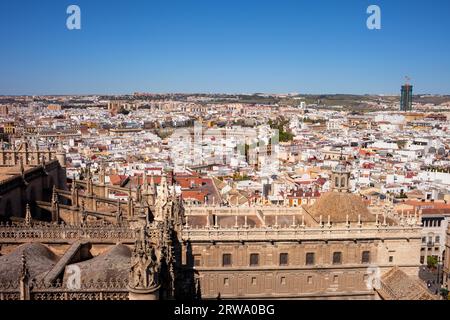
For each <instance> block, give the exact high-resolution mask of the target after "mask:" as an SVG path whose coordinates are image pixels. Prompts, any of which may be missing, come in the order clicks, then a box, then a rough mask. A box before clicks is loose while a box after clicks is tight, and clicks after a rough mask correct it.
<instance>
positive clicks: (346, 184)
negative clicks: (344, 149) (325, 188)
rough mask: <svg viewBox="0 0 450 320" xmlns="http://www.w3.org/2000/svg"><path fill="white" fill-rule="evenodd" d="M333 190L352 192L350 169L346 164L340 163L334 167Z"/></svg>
mask: <svg viewBox="0 0 450 320" xmlns="http://www.w3.org/2000/svg"><path fill="white" fill-rule="evenodd" d="M331 190H332V191H334V192H346V193H348V192H350V170H349V169H348V168H347V165H346V164H344V163H340V164H338V165H337V166H336V167H335V168H334V169H333V171H332V173H331Z"/></svg>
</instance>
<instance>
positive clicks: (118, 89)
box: [0, 0, 450, 96]
mask: <svg viewBox="0 0 450 320" xmlns="http://www.w3.org/2000/svg"><path fill="white" fill-rule="evenodd" d="M71 4H77V5H79V7H80V8H81V21H82V25H81V26H82V27H81V30H68V29H67V28H66V19H67V17H68V15H67V14H66V9H67V7H68V6H69V5H71ZM370 4H377V5H379V6H380V8H381V17H382V20H381V21H382V27H381V30H369V29H368V28H367V27H366V19H367V18H368V16H369V15H368V14H367V13H366V9H367V7H368V6H369V5H370ZM448 9H450V3H449V2H448V1H444V0H436V1H435V2H434V6H433V7H431V6H429V5H427V4H426V3H424V2H423V1H419V0H414V1H406V0H405V1H403V0H401V1H396V2H395V3H390V2H388V1H385V0H380V1H376V3H372V2H369V1H365V0H364V1H356V0H351V1H346V2H345V3H339V4H337V3H335V2H334V1H329V0H322V1H320V3H310V2H308V1H301V2H298V1H289V0H286V1H282V3H277V4H275V3H273V2H268V1H263V2H255V1H247V2H246V3H239V2H231V3H230V2H227V3H208V2H207V1H199V2H196V3H185V2H183V1H174V2H173V3H171V5H170V6H169V5H167V3H164V2H163V1H152V2H151V3H148V2H137V3H135V4H134V5H133V6H130V5H126V4H125V3H124V2H123V1H108V2H107V1H95V2H92V1H91V2H88V1H86V0H77V1H70V2H69V1H61V3H58V4H55V3H54V2H52V1H49V0H45V1H42V2H40V3H35V2H33V1H29V0H21V1H16V2H14V3H1V4H0V39H2V40H3V42H4V43H8V47H7V49H6V50H3V51H2V52H0V67H1V68H2V70H3V72H2V74H3V75H2V77H0V95H4V96H9V95H16V96H20V95H22V96H23V95H28V96H32V95H35V96H44V95H47V96H51V95H124V94H125V95H126V94H133V93H135V92H146V93H156V94H164V93H165V94H173V93H185V94H196V93H200V94H255V93H263V94H288V93H292V92H298V93H299V94H305V95H319V94H354V95H387V96H389V95H395V96H398V95H399V94H400V86H401V84H403V83H404V77H405V76H410V77H411V78H412V83H413V85H414V94H415V95H416V94H419V95H420V94H423V95H427V94H430V95H449V94H450V87H449V86H448V84H447V83H448V79H449V78H450V61H449V60H448V59H447V57H446V52H448V51H449V49H450V42H448V41H446V38H447V37H448V34H449V33H450V25H448V24H446V23H445V12H446V11H448ZM405 30H407V32H405Z"/></svg>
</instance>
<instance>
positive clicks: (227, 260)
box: [222, 253, 231, 267]
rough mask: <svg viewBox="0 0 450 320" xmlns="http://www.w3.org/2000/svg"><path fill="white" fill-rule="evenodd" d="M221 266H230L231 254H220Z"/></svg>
mask: <svg viewBox="0 0 450 320" xmlns="http://www.w3.org/2000/svg"><path fill="white" fill-rule="evenodd" d="M222 266H224V267H227V266H231V254H230V253H224V254H223V255H222Z"/></svg>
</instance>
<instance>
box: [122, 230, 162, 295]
mask: <svg viewBox="0 0 450 320" xmlns="http://www.w3.org/2000/svg"><path fill="white" fill-rule="evenodd" d="M140 231H141V235H140V238H139V239H138V240H136V242H135V245H134V249H133V253H132V256H131V263H130V265H131V267H130V273H129V283H128V289H129V299H130V300H158V299H159V288H160V287H161V285H160V282H159V272H160V264H159V262H158V258H157V256H156V252H155V248H154V247H153V245H151V243H150V242H149V240H148V238H149V237H148V234H147V232H146V226H142V227H141V230H140Z"/></svg>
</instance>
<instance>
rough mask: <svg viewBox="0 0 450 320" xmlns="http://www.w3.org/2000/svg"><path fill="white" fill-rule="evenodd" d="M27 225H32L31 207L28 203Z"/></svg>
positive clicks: (26, 210)
mask: <svg viewBox="0 0 450 320" xmlns="http://www.w3.org/2000/svg"><path fill="white" fill-rule="evenodd" d="M25 224H26V225H27V226H29V225H31V210H30V205H29V204H28V203H27V206H26V209H25Z"/></svg>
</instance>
